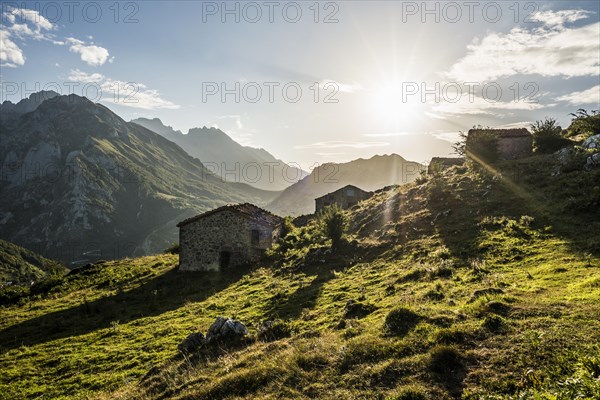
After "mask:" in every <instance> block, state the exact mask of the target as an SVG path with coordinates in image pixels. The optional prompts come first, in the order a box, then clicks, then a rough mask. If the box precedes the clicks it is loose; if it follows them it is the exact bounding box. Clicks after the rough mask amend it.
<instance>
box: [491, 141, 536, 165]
mask: <svg viewBox="0 0 600 400" xmlns="http://www.w3.org/2000/svg"><path fill="white" fill-rule="evenodd" d="M532 149H533V138H532V137H531V136H521V137H506V138H500V139H498V156H499V157H500V159H502V160H516V159H519V158H525V157H529V156H531V153H532Z"/></svg>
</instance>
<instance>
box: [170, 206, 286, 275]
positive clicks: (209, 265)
mask: <svg viewBox="0 0 600 400" xmlns="http://www.w3.org/2000/svg"><path fill="white" fill-rule="evenodd" d="M282 223H283V218H281V217H278V216H277V215H274V214H271V213H270V212H269V211H266V210H263V209H262V208H259V207H257V206H255V205H253V204H249V203H246V204H237V205H227V206H223V207H219V208H216V209H214V210H212V211H208V212H205V213H204V214H200V215H197V216H195V217H192V218H188V219H186V220H185V221H182V222H180V223H179V224H177V227H178V228H179V270H180V271H221V270H225V269H227V268H235V267H237V266H239V265H241V264H244V263H247V262H253V261H257V260H258V259H259V258H260V256H261V255H262V254H263V253H264V251H265V250H266V249H268V248H269V247H271V245H272V244H273V242H274V241H275V240H277V239H278V238H279V235H280V232H281V225H282Z"/></svg>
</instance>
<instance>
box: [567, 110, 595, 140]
mask: <svg viewBox="0 0 600 400" xmlns="http://www.w3.org/2000/svg"><path fill="white" fill-rule="evenodd" d="M571 116H572V117H573V119H572V120H571V125H570V126H569V128H568V129H567V132H568V134H569V136H575V135H584V136H585V137H586V138H587V137H590V136H593V135H598V134H600V113H599V112H598V110H595V111H591V113H588V112H587V111H586V110H584V109H583V108H580V109H579V110H577V112H575V113H572V114H571Z"/></svg>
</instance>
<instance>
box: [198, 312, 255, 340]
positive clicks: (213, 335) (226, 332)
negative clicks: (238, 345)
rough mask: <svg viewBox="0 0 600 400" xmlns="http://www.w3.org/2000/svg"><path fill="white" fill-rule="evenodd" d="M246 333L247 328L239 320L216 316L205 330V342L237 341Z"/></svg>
mask: <svg viewBox="0 0 600 400" xmlns="http://www.w3.org/2000/svg"><path fill="white" fill-rule="evenodd" d="M247 334H248V328H246V326H245V325H244V324H242V323H241V322H240V321H238V320H236V319H231V318H224V317H218V318H217V320H216V321H215V322H213V324H212V325H211V326H210V328H208V332H206V342H207V343H216V342H221V343H233V342H239V341H240V340H241V339H243V338H244V337H245V336H246V335H247Z"/></svg>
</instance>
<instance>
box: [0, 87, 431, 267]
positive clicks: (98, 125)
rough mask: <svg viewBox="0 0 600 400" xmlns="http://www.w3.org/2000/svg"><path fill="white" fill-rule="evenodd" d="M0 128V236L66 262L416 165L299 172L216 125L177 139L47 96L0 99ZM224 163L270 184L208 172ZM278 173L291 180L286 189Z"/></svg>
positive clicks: (121, 251) (295, 206)
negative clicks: (223, 212) (212, 212)
mask: <svg viewBox="0 0 600 400" xmlns="http://www.w3.org/2000/svg"><path fill="white" fill-rule="evenodd" d="M0 129H1V132H2V135H0V188H1V189H2V190H1V191H0V238H2V239H4V240H7V241H10V242H12V243H15V244H17V245H20V246H23V247H25V248H27V249H29V250H32V251H35V252H37V253H39V254H41V255H42V256H45V257H48V258H52V259H56V260H60V261H62V262H64V263H65V264H67V265H69V266H76V265H81V264H84V263H88V262H90V261H94V260H98V259H118V258H123V257H128V256H134V255H143V254H151V253H155V252H157V251H161V250H163V249H164V248H165V247H167V246H168V245H169V244H171V243H173V242H177V241H178V239H177V228H176V224H177V222H179V221H181V220H183V219H185V218H187V217H190V216H192V215H195V214H198V213H200V212H204V211H207V210H209V209H212V208H214V207H218V206H221V205H224V204H227V203H241V202H251V203H254V204H257V205H259V206H262V207H264V208H267V209H268V210H270V211H272V212H275V213H277V214H279V215H294V216H295V215H300V214H308V213H312V212H313V211H314V199H315V198H317V197H320V196H322V195H324V194H326V193H329V192H332V191H334V190H337V189H338V188H340V187H343V186H345V185H348V184H352V185H356V186H358V187H360V188H362V189H364V190H376V189H380V188H382V187H384V186H388V185H393V184H401V183H406V182H410V181H412V180H414V179H415V178H416V177H417V176H419V171H420V169H421V168H422V166H421V165H420V164H418V163H415V162H410V161H406V160H405V159H404V158H402V157H400V156H399V155H396V154H391V155H384V156H375V157H373V158H371V159H368V160H365V159H358V160H354V161H351V162H348V163H342V164H333V163H328V164H323V165H321V166H319V167H318V168H315V169H314V170H313V171H312V172H311V173H310V175H306V173H305V172H304V171H302V170H301V169H296V168H294V167H293V166H288V165H287V164H285V163H283V162H282V161H280V160H278V159H276V158H275V157H274V156H272V155H271V154H270V153H268V152H267V151H266V150H264V149H256V148H252V147H247V146H242V145H240V144H239V143H237V142H235V141H234V140H233V139H231V138H230V137H229V136H228V135H227V134H225V133H224V132H223V131H221V130H219V129H216V128H206V127H204V128H194V129H191V130H190V131H189V132H188V134H185V135H184V134H182V133H181V132H179V131H175V130H173V128H171V127H168V126H165V125H164V124H163V123H162V122H161V121H160V120H159V119H137V120H135V121H132V122H126V121H124V120H123V119H122V118H121V117H119V116H118V115H116V114H115V113H113V112H112V111H111V110H110V109H108V108H107V107H105V106H103V105H101V104H97V103H93V102H91V101H89V100H88V99H87V98H85V97H80V96H77V95H69V96H62V95H59V94H58V93H55V92H51V91H47V92H38V93H34V94H32V95H31V96H29V98H27V99H23V100H21V101H20V102H18V103H17V104H14V103H12V102H9V101H6V102H4V103H2V104H1V105H0ZM235 163H239V164H240V165H250V164H253V165H263V166H265V165H266V166H269V168H273V169H272V170H271V173H272V175H271V176H272V177H273V178H274V179H268V177H269V172H268V170H265V169H264V168H263V169H262V171H261V172H262V175H263V176H262V179H261V180H259V182H252V183H251V184H250V183H243V182H239V180H237V179H234V180H235V181H234V182H229V181H226V180H225V179H223V178H222V176H220V175H219V173H220V172H222V171H218V170H217V171H215V169H214V168H213V167H214V166H215V165H216V164H217V165H219V164H220V165H225V166H226V168H227V170H231V169H232V168H233V164H235ZM270 166H272V167H270ZM283 173H286V174H288V175H289V176H290V177H291V176H297V177H298V178H299V177H301V176H302V177H303V178H302V179H300V180H299V181H297V182H295V183H293V184H291V185H290V183H292V182H287V181H286V180H285V179H280V178H281V174H283ZM278 176H279V178H278ZM265 178H267V179H265ZM243 180H244V179H242V180H241V181H243ZM252 185H254V186H252ZM255 186H258V187H255ZM260 188H269V189H271V190H269V191H267V190H262V189H260ZM275 188H279V189H282V188H284V190H283V191H274V190H273V189H275Z"/></svg>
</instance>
